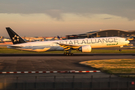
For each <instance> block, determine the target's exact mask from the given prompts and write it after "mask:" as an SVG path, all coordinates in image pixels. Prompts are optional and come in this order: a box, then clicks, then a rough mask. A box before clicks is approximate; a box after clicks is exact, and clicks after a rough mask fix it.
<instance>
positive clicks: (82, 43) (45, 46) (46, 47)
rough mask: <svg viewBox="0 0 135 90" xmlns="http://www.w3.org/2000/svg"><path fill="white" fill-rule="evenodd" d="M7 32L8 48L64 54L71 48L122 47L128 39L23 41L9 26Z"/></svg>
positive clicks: (84, 49)
mask: <svg viewBox="0 0 135 90" xmlns="http://www.w3.org/2000/svg"><path fill="white" fill-rule="evenodd" d="M6 29H7V32H8V34H9V36H10V38H11V40H12V42H13V45H10V46H8V48H13V49H19V50H27V51H37V52H41V51H42V52H44V51H64V54H65V55H72V53H71V51H72V50H78V51H81V52H91V50H92V48H106V47H123V46H124V45H128V43H129V41H128V40H127V39H126V38H121V37H100V38H85V39H67V40H54V41H39V42H25V41H24V40H23V39H22V38H21V37H20V36H19V35H18V34H17V33H15V32H14V31H13V30H12V29H11V28H10V27H7V28H6Z"/></svg>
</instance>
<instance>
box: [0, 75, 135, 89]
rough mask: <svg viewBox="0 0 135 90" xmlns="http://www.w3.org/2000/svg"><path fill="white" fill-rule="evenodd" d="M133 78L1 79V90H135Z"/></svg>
mask: <svg viewBox="0 0 135 90" xmlns="http://www.w3.org/2000/svg"><path fill="white" fill-rule="evenodd" d="M134 81H135V80H133V79H132V78H129V79H128V78H126V79H122V78H121V79H119V80H118V78H111V77H108V78H101V79H100V78H93V76H92V77H91V78H78V77H75V76H73V77H70V78H69V77H67V78H61V77H56V76H53V77H37V76H34V77H33V76H27V77H19V76H17V77H14V78H13V77H11V78H10V76H8V77H7V78H6V77H5V78H3V79H2V78H1V80H0V90H135V82H134Z"/></svg>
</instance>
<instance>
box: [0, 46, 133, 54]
mask: <svg viewBox="0 0 135 90" xmlns="http://www.w3.org/2000/svg"><path fill="white" fill-rule="evenodd" d="M16 53H17V54H24V53H25V54H27V53H30V54H32V53H33V54H34V53H63V51H47V52H33V51H22V50H16V49H9V48H7V47H0V54H16ZM72 53H82V52H80V51H76V50H73V51H72ZM90 53H95V54H96V53H102V54H105V53H135V50H134V49H128V50H125V49H124V50H122V51H121V52H120V51H118V50H107V49H93V50H92V52H90Z"/></svg>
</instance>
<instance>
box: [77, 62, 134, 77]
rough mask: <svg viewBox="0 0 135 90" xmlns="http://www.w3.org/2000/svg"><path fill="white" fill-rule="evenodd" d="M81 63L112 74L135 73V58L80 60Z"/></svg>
mask: <svg viewBox="0 0 135 90" xmlns="http://www.w3.org/2000/svg"><path fill="white" fill-rule="evenodd" d="M80 64H83V65H87V66H90V67H93V68H97V69H99V70H101V71H103V72H107V73H110V74H135V59H110V60H91V61H84V62H80ZM132 76H135V75H132Z"/></svg>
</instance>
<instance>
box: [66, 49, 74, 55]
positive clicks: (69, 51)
mask: <svg viewBox="0 0 135 90" xmlns="http://www.w3.org/2000/svg"><path fill="white" fill-rule="evenodd" d="M64 55H66V56H73V53H71V50H68V51H65V52H64Z"/></svg>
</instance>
